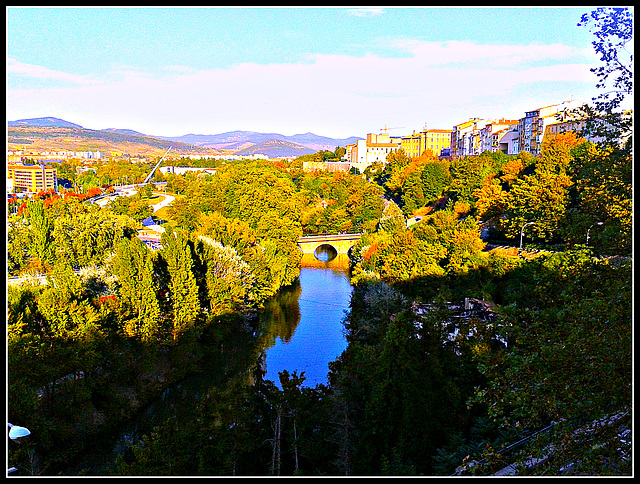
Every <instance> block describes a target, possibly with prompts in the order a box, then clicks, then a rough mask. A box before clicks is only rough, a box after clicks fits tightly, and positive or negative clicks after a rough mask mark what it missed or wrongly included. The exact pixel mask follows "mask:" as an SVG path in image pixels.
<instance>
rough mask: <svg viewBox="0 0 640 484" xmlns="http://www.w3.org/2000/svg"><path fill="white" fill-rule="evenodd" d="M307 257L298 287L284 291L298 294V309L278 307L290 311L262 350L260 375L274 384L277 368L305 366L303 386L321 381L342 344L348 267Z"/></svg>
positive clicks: (298, 369)
mask: <svg viewBox="0 0 640 484" xmlns="http://www.w3.org/2000/svg"><path fill="white" fill-rule="evenodd" d="M306 262H307V263H306V264H305V260H303V265H302V268H301V270H300V277H299V283H300V285H299V288H298V287H296V288H295V289H294V292H293V293H289V294H288V297H289V298H290V299H291V296H292V294H296V295H297V308H298V311H294V310H292V309H291V308H290V309H289V310H288V311H283V312H285V313H288V314H290V315H291V316H290V317H289V318H286V319H287V321H286V326H287V327H286V328H283V327H280V328H279V329H278V330H276V331H275V333H276V334H277V335H276V337H275V344H274V345H273V346H271V347H269V348H268V349H267V350H266V366H267V368H266V369H267V374H266V376H265V378H266V379H268V380H272V381H273V382H274V383H276V385H277V386H278V387H280V381H279V378H278V372H281V371H283V370H287V371H288V372H289V373H293V372H294V371H295V372H297V373H298V375H299V374H300V373H302V372H303V371H304V373H305V377H306V381H305V382H304V386H309V387H313V386H315V385H317V384H319V383H324V384H326V383H327V373H328V371H329V366H328V365H329V362H330V361H333V360H335V359H336V358H337V357H338V356H339V355H340V353H342V351H343V350H344V349H345V348H346V346H347V342H346V340H345V338H344V335H343V332H342V329H343V326H342V320H343V319H344V316H345V311H347V310H348V309H349V301H350V298H351V289H352V288H351V285H350V283H349V273H348V266H346V265H345V264H344V260H342V261H340V260H336V259H334V260H333V261H331V262H322V261H317V260H315V261H314V260H307V261H306ZM285 297H287V296H285ZM291 302H292V301H289V302H288V304H289V305H290V304H291ZM296 313H297V314H296ZM296 319H299V321H298V322H297V324H296Z"/></svg>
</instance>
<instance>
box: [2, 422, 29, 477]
mask: <svg viewBox="0 0 640 484" xmlns="http://www.w3.org/2000/svg"><path fill="white" fill-rule="evenodd" d="M7 425H8V426H9V438H10V439H11V440H13V441H14V442H15V443H16V444H19V443H21V442H22V441H23V440H24V439H25V437H28V436H29V435H30V434H31V432H30V431H29V429H27V428H25V427H20V426H18V425H13V424H10V423H8V422H7ZM17 470H18V468H17V467H15V466H13V467H9V468H8V469H7V474H12V473H14V472H16V471H17Z"/></svg>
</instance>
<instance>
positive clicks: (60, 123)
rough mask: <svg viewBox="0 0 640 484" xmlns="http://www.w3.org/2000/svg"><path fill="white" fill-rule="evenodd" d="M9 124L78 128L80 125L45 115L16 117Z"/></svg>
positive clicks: (80, 127)
mask: <svg viewBox="0 0 640 484" xmlns="http://www.w3.org/2000/svg"><path fill="white" fill-rule="evenodd" d="M8 125H9V126H32V127H36V128H79V129H82V126H80V125H78V124H73V123H70V122H69V121H65V120H64V119H59V118H53V117H47V118H31V119H18V120H17V121H9V123H8Z"/></svg>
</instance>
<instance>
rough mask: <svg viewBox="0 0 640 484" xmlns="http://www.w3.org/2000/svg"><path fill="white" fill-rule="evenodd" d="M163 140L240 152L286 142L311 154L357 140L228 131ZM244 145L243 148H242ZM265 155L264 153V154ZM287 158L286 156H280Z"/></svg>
mask: <svg viewBox="0 0 640 484" xmlns="http://www.w3.org/2000/svg"><path fill="white" fill-rule="evenodd" d="M164 139H168V140H172V141H180V142H183V143H189V144H193V145H197V146H205V147H209V148H217V149H227V150H242V149H245V147H246V144H247V143H252V144H254V145H257V144H260V143H263V142H265V141H269V140H278V141H286V142H289V143H294V144H297V145H302V146H304V147H305V148H308V149H310V150H313V152H316V151H320V150H329V151H333V150H335V149H336V146H346V145H348V144H352V143H355V142H356V141H357V140H358V139H362V138H357V137H355V136H352V137H350V138H328V137H326V136H318V135H316V134H313V133H304V134H296V135H293V136H285V135H282V134H278V133H258V132H255V131H229V132H226V133H220V134H185V135H183V136H178V137H172V138H167V137H165V138H164ZM243 145H244V146H243ZM265 154H266V153H265ZM281 156H287V155H281Z"/></svg>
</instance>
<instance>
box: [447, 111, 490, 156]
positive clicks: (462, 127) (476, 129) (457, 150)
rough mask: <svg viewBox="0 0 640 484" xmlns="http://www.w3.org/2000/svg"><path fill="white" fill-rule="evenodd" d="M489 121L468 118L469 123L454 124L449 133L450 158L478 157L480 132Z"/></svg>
mask: <svg viewBox="0 0 640 484" xmlns="http://www.w3.org/2000/svg"><path fill="white" fill-rule="evenodd" d="M489 122H490V121H488V120H486V119H480V118H469V121H465V122H464V123H460V124H456V125H455V126H454V127H453V130H452V131H451V156H453V157H457V156H469V155H479V154H480V153H479V152H478V151H479V149H480V148H479V145H480V130H481V129H482V128H484V127H485V125H486V124H487V123H489Z"/></svg>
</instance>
